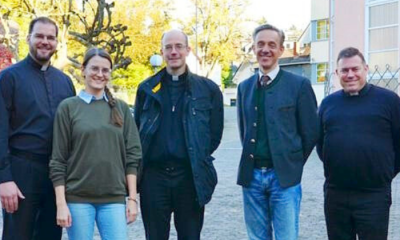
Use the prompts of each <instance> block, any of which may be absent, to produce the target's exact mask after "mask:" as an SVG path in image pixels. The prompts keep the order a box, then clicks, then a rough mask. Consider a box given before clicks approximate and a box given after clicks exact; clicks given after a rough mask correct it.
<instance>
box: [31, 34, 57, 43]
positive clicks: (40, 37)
mask: <svg viewBox="0 0 400 240" xmlns="http://www.w3.org/2000/svg"><path fill="white" fill-rule="evenodd" d="M31 36H33V37H34V38H36V39H38V40H41V41H44V40H45V39H47V41H49V42H55V41H57V37H56V36H52V35H47V36H46V35H44V34H34V35H31Z"/></svg>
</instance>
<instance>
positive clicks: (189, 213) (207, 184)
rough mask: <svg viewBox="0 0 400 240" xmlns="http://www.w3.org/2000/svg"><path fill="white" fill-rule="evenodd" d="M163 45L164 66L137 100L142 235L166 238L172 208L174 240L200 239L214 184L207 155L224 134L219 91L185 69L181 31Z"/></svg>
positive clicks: (159, 239)
mask: <svg viewBox="0 0 400 240" xmlns="http://www.w3.org/2000/svg"><path fill="white" fill-rule="evenodd" d="M161 45H162V48H161V53H162V55H163V58H164V61H165V62H166V65H167V66H166V67H165V68H163V69H162V70H160V71H159V72H158V73H156V74H155V75H154V76H152V77H150V78H148V79H147V80H145V81H144V82H143V83H142V84H141V85H140V86H139V88H138V92H137V95H136V102H135V120H136V124H137V126H138V128H139V132H140V137H141V143H142V149H143V170H142V172H141V173H142V174H141V175H142V177H141V178H140V179H139V191H140V207H141V210H142V216H143V223H144V227H145V231H146V239H147V240H165V239H168V238H169V231H170V219H171V214H172V213H174V222H175V228H176V230H177V234H178V239H186V240H199V239H200V232H201V229H202V226H203V219H204V206H205V204H207V203H208V202H209V201H210V200H211V197H212V193H213V191H214V189H215V186H216V184H217V173H216V171H215V168H214V166H213V160H214V158H213V157H212V156H211V154H212V153H213V152H214V151H215V150H216V149H217V147H218V145H219V143H220V141H221V137H222V130H223V121H224V119H223V101H222V93H221V91H220V89H219V87H218V86H217V85H216V84H215V83H214V82H213V81H211V80H210V79H207V78H204V77H200V76H198V75H196V74H193V73H191V72H190V70H189V69H188V67H187V65H186V58H187V56H188V55H189V53H190V47H189V41H188V37H187V35H186V34H185V33H183V32H182V31H179V30H171V31H168V32H166V33H164V35H163V37H162V44H161Z"/></svg>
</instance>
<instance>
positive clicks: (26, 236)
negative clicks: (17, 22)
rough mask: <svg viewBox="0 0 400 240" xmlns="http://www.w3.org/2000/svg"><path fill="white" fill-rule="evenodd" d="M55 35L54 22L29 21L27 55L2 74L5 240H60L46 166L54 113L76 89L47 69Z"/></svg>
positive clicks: (0, 161) (0, 175) (0, 186)
mask: <svg viewBox="0 0 400 240" xmlns="http://www.w3.org/2000/svg"><path fill="white" fill-rule="evenodd" d="M57 34H58V27H57V25H56V23H55V22H54V21H53V20H51V19H49V18H46V17H39V18H36V19H34V20H32V22H31V23H30V25H29V35H28V37H27V42H28V44H29V55H28V56H27V57H26V58H25V59H24V60H22V61H21V62H19V63H17V64H14V65H12V66H10V67H9V68H7V69H4V70H3V71H2V72H1V73H0V122H1V124H0V199H1V204H2V207H3V209H4V210H3V217H4V222H3V223H4V226H3V238H2V239H3V240H11V239H12V240H31V239H35V240H44V239H51V240H56V239H61V228H60V227H58V226H57V224H56V203H55V198H54V189H53V186H52V183H51V181H50V179H49V168H48V164H49V157H50V154H51V143H52V135H53V120H54V114H55V112H56V109H57V106H58V104H59V103H60V102H61V101H62V100H63V99H65V98H67V97H71V96H73V95H75V89H74V87H73V85H72V82H71V79H70V78H69V77H68V76H67V75H65V74H64V73H62V72H61V71H59V70H58V69H56V68H54V67H52V66H51V65H50V59H51V57H52V56H53V54H54V53H55V51H56V48H57Z"/></svg>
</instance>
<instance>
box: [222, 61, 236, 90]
mask: <svg viewBox="0 0 400 240" xmlns="http://www.w3.org/2000/svg"><path fill="white" fill-rule="evenodd" d="M233 74H234V69H232V67H231V66H230V67H224V68H222V74H221V75H222V76H221V77H222V83H223V84H224V87H234V86H235V83H234V82H233V81H232V80H233Z"/></svg>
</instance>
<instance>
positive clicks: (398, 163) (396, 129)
mask: <svg viewBox="0 0 400 240" xmlns="http://www.w3.org/2000/svg"><path fill="white" fill-rule="evenodd" d="M393 109H394V111H393V116H392V136H393V146H394V151H395V169H394V174H395V176H396V175H397V174H398V173H399V172H400V121H399V119H400V98H399V97H398V96H396V101H395V103H394V106H393Z"/></svg>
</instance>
